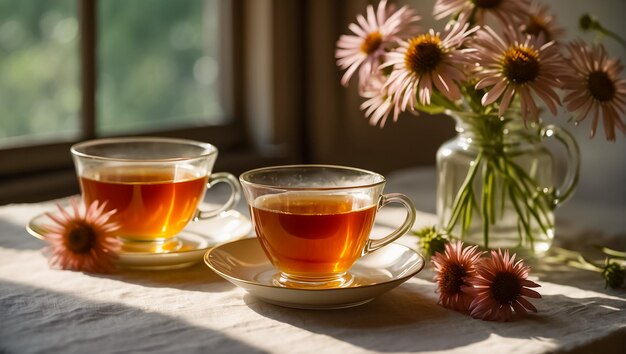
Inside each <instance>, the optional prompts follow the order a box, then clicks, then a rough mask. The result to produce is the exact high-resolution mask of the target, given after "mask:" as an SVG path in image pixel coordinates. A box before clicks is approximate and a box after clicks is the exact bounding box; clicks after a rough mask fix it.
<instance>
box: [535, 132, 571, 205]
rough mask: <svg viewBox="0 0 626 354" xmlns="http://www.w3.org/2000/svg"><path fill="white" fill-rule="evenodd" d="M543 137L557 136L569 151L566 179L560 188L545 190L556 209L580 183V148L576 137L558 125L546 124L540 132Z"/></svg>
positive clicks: (550, 203)
mask: <svg viewBox="0 0 626 354" xmlns="http://www.w3.org/2000/svg"><path fill="white" fill-rule="evenodd" d="M539 134H540V136H541V138H542V139H547V138H556V139H557V140H558V141H559V142H561V143H562V144H563V145H564V146H565V150H566V151H567V173H566V174H565V180H564V181H563V183H562V184H561V186H560V187H558V188H550V189H548V190H546V191H544V194H545V195H546V197H547V199H548V205H550V207H551V208H552V209H555V208H556V207H558V206H559V205H561V204H562V203H563V202H565V201H566V200H567V199H569V198H570V197H571V196H572V194H573V193H574V190H575V189H576V185H577V184H578V174H579V173H580V149H579V148H578V144H577V143H576V139H574V137H573V136H572V134H570V133H569V132H568V131H567V130H564V129H562V128H560V127H558V126H556V125H546V126H545V127H543V128H542V129H541V131H540V132H539Z"/></svg>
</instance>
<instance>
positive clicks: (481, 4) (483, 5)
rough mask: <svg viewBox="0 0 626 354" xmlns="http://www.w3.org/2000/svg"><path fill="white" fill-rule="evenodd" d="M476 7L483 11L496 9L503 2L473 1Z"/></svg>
mask: <svg viewBox="0 0 626 354" xmlns="http://www.w3.org/2000/svg"><path fill="white" fill-rule="evenodd" d="M472 2H473V3H474V5H476V7H480V8H482V9H492V8H494V7H498V5H500V3H501V2H502V0H472Z"/></svg>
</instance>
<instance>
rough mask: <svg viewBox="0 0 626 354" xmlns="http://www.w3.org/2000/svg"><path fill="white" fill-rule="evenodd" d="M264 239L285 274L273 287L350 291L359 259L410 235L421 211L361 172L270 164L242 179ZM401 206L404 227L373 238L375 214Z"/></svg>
mask: <svg viewBox="0 0 626 354" xmlns="http://www.w3.org/2000/svg"><path fill="white" fill-rule="evenodd" d="M239 180H240V182H241V184H242V186H243V190H244V194H245V196H246V199H247V201H248V205H249V207H250V214H251V216H252V221H253V223H254V228H255V231H256V234H257V236H258V239H259V241H260V243H261V246H262V247H263V250H264V251H265V254H266V255H267V257H268V258H269V260H270V262H271V263H272V265H273V266H274V267H275V268H277V269H278V271H279V273H278V274H277V275H276V276H275V278H274V283H275V285H278V286H285V287H297V288H329V287H346V286H349V285H350V284H351V282H352V281H353V277H352V275H350V273H349V269H350V267H352V265H353V264H354V262H356V260H357V259H359V257H361V256H363V255H365V254H367V253H370V252H373V251H375V250H377V249H379V248H381V247H383V246H385V245H387V244H389V243H391V242H393V241H394V240H396V239H397V238H399V237H400V236H402V235H404V234H405V233H406V232H407V231H408V230H409V229H410V228H411V226H412V225H413V222H414V221H415V208H414V206H413V203H412V202H411V200H410V199H409V198H408V197H406V196H405V195H403V194H399V193H390V194H382V192H383V188H384V186H385V178H384V177H383V176H382V175H380V174H377V173H374V172H370V171H365V170H361V169H356V168H351V167H341V166H327V165H292V166H278V167H266V168H260V169H256V170H251V171H248V172H245V173H243V174H242V175H241V176H240V178H239ZM389 203H400V204H402V205H403V206H404V207H405V208H406V211H407V216H406V219H405V220H404V222H403V223H402V225H401V226H400V227H399V228H398V229H396V230H395V231H394V232H392V233H391V234H389V235H387V236H386V237H383V238H377V239H371V238H370V231H371V229H372V226H373V224H374V219H375V217H376V213H377V211H378V210H379V209H380V208H381V207H383V206H384V205H387V204H389Z"/></svg>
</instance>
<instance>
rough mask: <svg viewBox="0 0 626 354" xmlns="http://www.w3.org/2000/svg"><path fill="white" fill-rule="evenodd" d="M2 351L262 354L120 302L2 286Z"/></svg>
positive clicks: (9, 284) (224, 337) (213, 333)
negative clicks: (97, 300)
mask: <svg viewBox="0 0 626 354" xmlns="http://www.w3.org/2000/svg"><path fill="white" fill-rule="evenodd" d="M0 312H1V313H2V326H1V327H0V352H3V353H4V352H10V353H64V352H68V351H71V352H75V353H107V352H124V353H139V352H144V353H151V352H168V353H190V352H194V353H195V352H198V353H200V352H207V353H210V352H212V351H214V349H216V348H218V349H219V351H220V352H228V353H261V352H262V351H261V350H260V349H259V348H255V347H251V346H249V345H247V344H245V343H243V342H241V341H238V340H236V339H234V338H231V337H229V336H228V335H226V334H224V333H222V332H218V331H215V330H212V329H209V328H203V327H199V326H195V325H193V324H190V323H188V322H185V321H181V320H180V319H177V318H174V317H171V316H168V315H165V314H161V313H156V312H152V311H151V312H148V311H144V310H142V309H140V308H136V307H129V306H126V305H123V304H119V303H101V302H95V301H91V300H88V299H84V298H81V297H76V296H72V295H69V294H63V293H59V292H55V291H51V290H48V289H42V288H36V287H31V286H26V285H22V284H18V283H12V282H0Z"/></svg>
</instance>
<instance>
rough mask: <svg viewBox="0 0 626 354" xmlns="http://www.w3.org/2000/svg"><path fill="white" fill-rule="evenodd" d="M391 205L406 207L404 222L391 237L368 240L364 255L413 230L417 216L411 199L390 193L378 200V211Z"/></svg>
mask: <svg viewBox="0 0 626 354" xmlns="http://www.w3.org/2000/svg"><path fill="white" fill-rule="evenodd" d="M389 203H400V204H402V205H404V207H405V208H406V211H407V214H406V218H405V219H404V222H403V223H402V225H401V226H400V227H399V228H397V229H396V230H395V231H394V232H392V233H390V234H389V235H387V236H385V237H383V238H381V239H376V240H373V239H368V240H367V243H365V247H364V248H363V254H362V255H366V254H368V253H371V252H374V251H376V250H377V249H379V248H381V247H383V246H386V245H388V244H390V243H392V242H393V241H395V240H396V239H398V238H399V237H400V236H402V235H404V234H405V233H407V231H409V230H410V229H411V226H413V223H415V215H416V214H415V206H414V205H413V202H412V201H411V199H409V197H407V196H406V195H404V194H400V193H389V194H385V195H381V196H380V198H379V200H378V210H380V208H382V207H384V206H385V205H387V204H389Z"/></svg>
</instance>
